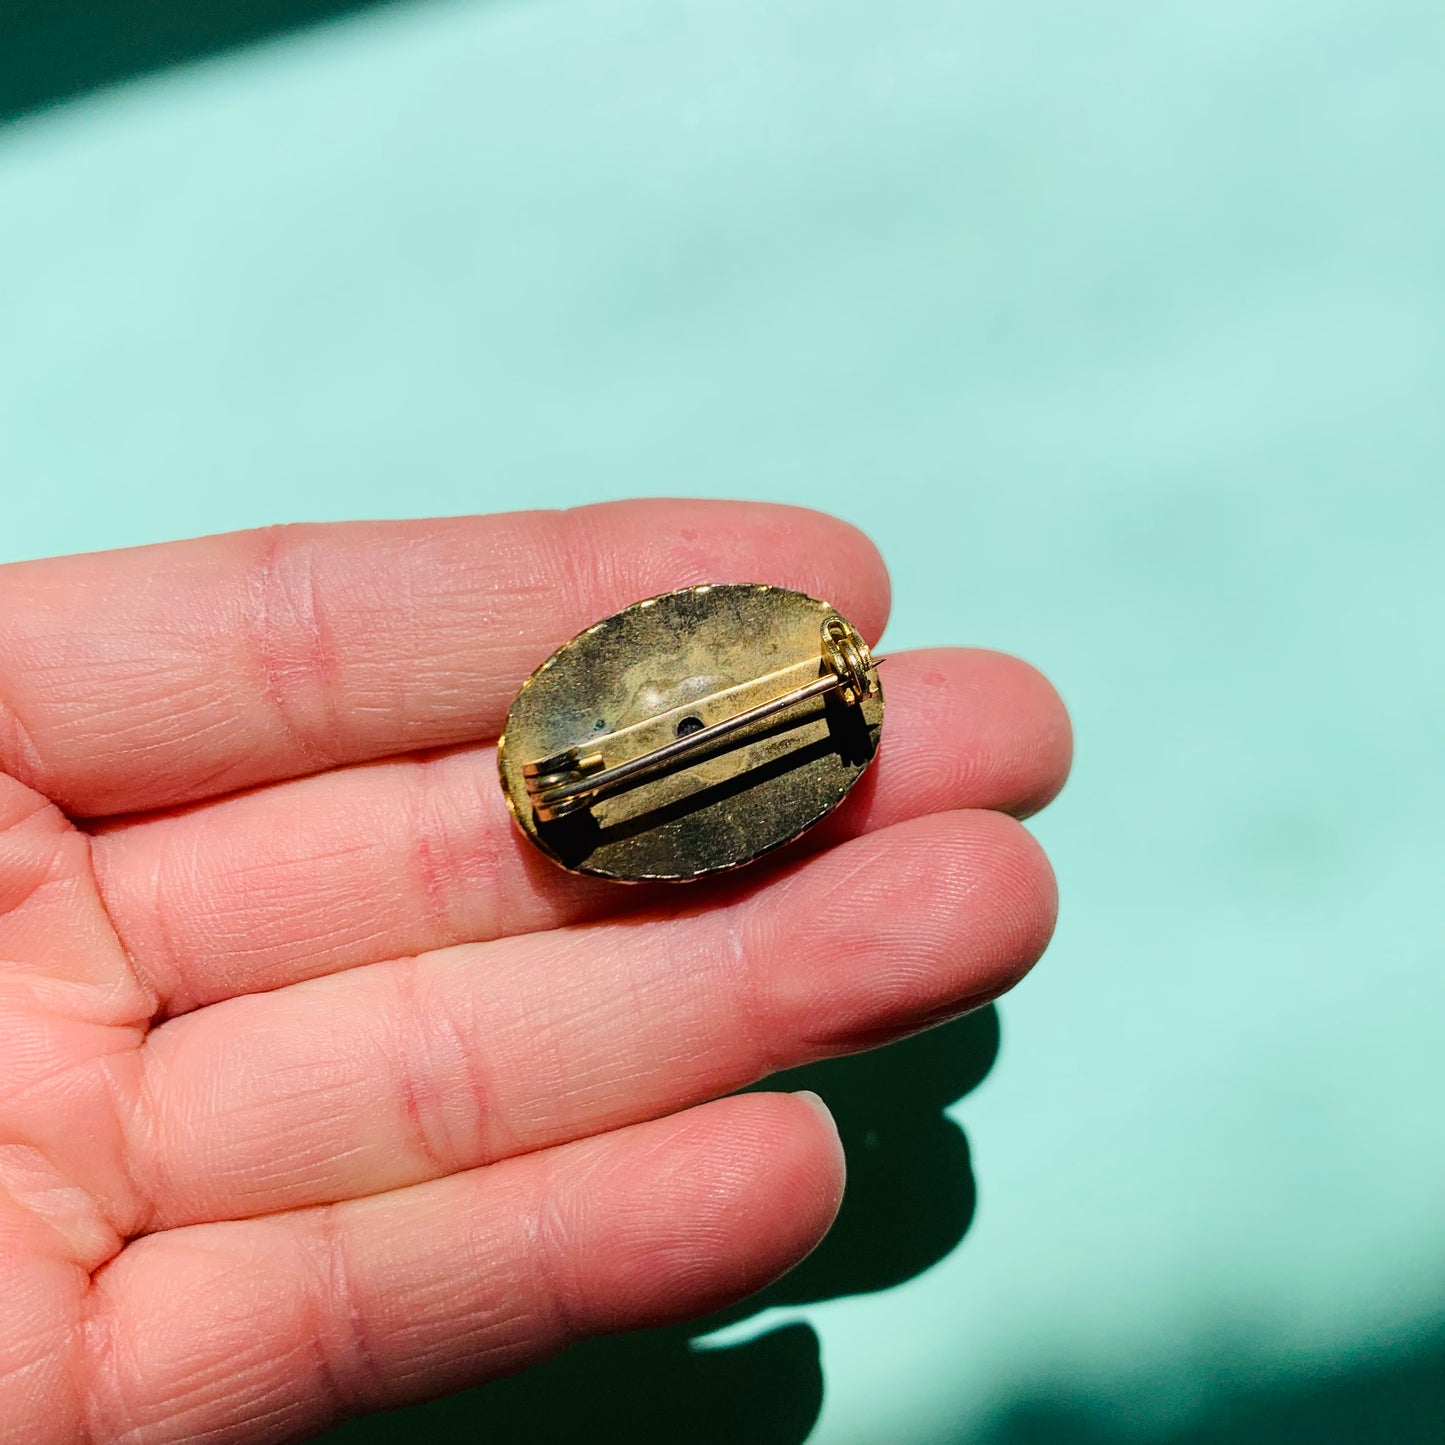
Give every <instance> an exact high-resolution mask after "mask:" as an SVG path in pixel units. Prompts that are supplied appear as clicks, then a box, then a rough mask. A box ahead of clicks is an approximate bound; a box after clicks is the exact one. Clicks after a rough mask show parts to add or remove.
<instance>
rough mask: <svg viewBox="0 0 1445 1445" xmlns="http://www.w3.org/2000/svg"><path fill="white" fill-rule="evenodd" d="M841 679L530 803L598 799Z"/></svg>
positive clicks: (558, 805)
mask: <svg viewBox="0 0 1445 1445" xmlns="http://www.w3.org/2000/svg"><path fill="white" fill-rule="evenodd" d="M882 661H883V659H882V658H881V657H880V658H877V659H875V660H874V666H876V665H877V664H878V663H879V662H882ZM843 681H844V679H843V678H842V677H840V676H839V675H838V674H837V673H836V672H830V673H827V674H825V675H824V676H823V677H820V678H818V679H817V680H816V681H814V682H810V683H807V684H806V685H804V686H803V687H798V688H794V689H793V690H792V691H791V692H785V693H783V694H782V696H780V697H774V698H769V699H768V700H767V701H766V702H760V703H758V704H757V706H756V707H750V708H747V709H745V710H744V711H743V712H740V713H736V714H735V715H734V716H732V717H728V718H723V719H722V721H721V722H715V723H713V724H712V726H711V727H705V728H701V729H700V730H699V731H697V732H695V733H689V734H688V735H687V736H686V737H681V738H678V739H677V740H676V741H675V742H670V743H664V744H663V745H662V746H661V747H660V748H654V749H653V750H652V751H651V752H647V753H643V754H641V756H639V757H635V758H629V759H628V760H627V761H626V762H625V763H618V764H617V765H616V766H615V767H611V768H607V769H605V770H604V771H603V772H600V773H594V774H593V775H592V776H591V777H590V778H586V779H581V780H579V781H577V782H569V783H565V784H563V785H562V786H560V787H556V788H549V789H548V790H547V791H546V792H544V793H542V794H540V795H539V796H537V797H536V798H535V799H534V806H535V807H536V809H537V811H538V813H539V815H541V816H543V817H546V816H547V815H548V814H554V815H555V814H560V813H563V812H570V811H571V809H572V805H573V804H575V803H576V802H577V801H579V800H580V799H582V798H589V799H592V800H593V801H594V802H595V801H598V800H600V799H601V798H603V797H605V796H606V795H607V794H609V793H612V792H615V791H617V790H618V789H619V788H621V787H623V786H624V785H626V784H628V783H632V782H634V781H636V780H637V779H638V778H642V777H646V776H648V775H649V774H651V773H655V772H662V771H666V770H667V769H668V768H670V767H671V766H673V765H681V764H683V763H684V761H685V760H686V759H688V758H692V757H694V756H696V755H697V754H699V753H702V752H704V751H706V750H707V748H708V747H710V746H711V745H712V744H713V743H715V742H717V741H719V740H720V739H722V738H726V737H730V736H731V735H732V734H733V733H736V732H740V731H741V730H742V729H743V728H746V727H750V726H751V725H752V724H753V723H758V722H763V721H765V720H766V719H767V718H770V717H773V716H775V715H776V714H778V713H780V712H786V711H787V710H788V709H789V708H793V707H797V706H798V704H800V703H804V702H808V701H809V700H811V699H812V698H816V697H823V696H825V695H826V694H828V693H830V692H832V691H833V690H834V689H835V688H837V687H840V686H841V685H842V683H843Z"/></svg>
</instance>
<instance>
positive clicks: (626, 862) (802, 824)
mask: <svg viewBox="0 0 1445 1445" xmlns="http://www.w3.org/2000/svg"><path fill="white" fill-rule="evenodd" d="M881 661H882V659H881V658H878V659H875V658H874V657H872V656H871V655H870V653H869V651H868V646H867V644H866V643H865V642H864V641H863V639H862V637H860V636H859V634H858V632H857V630H856V629H855V628H854V627H853V626H852V625H851V624H850V623H848V622H847V621H846V620H845V619H844V618H843V617H841V616H840V615H839V614H838V613H837V612H836V611H835V610H834V609H833V608H832V607H830V606H829V605H828V604H827V603H826V602H820V601H819V600H818V599H817V598H816V597H809V596H807V595H806V594H805V593H802V592H792V591H789V590H787V589H786V588H782V587H770V586H766V585H756V586H754V585H747V584H744V585H737V584H731V583H728V584H717V585H712V586H703V587H685V588H682V589H681V590H679V591H677V592H665V593H663V594H662V596H660V597H650V598H648V599H647V600H646V601H644V602H635V603H633V605H632V606H631V607H625V608H623V610H622V611H621V612H617V613H614V614H613V615H612V616H611V617H605V618H603V619H602V621H600V622H597V623H594V624H593V625H592V626H591V627H589V628H588V629H587V630H586V631H585V632H582V633H579V634H578V635H577V636H576V637H574V638H573V639H572V641H571V642H568V643H566V644H564V645H563V646H562V647H560V648H558V649H557V651H556V652H554V653H553V654H552V656H551V657H549V658H548V659H547V660H546V662H544V663H543V664H542V665H541V666H540V667H539V668H538V669H537V670H536V671H535V672H534V673H533V674H532V675H531V676H530V677H529V678H528V679H527V680H526V682H524V683H523V684H522V690H521V691H520V692H519V693H518V694H517V697H516V699H515V701H514V702H513V703H512V706H511V710H510V711H509V712H508V714H507V723H506V731H505V732H504V733H503V735H502V738H501V740H500V742H499V743H498V745H497V767H498V770H499V772H500V773H501V779H502V789H503V791H504V792H505V793H506V797H507V805H508V807H509V808H510V809H511V812H512V817H513V818H514V819H515V820H516V822H517V825H518V827H519V828H520V829H521V830H522V832H523V833H524V834H526V836H527V837H528V838H529V839H530V840H531V841H532V842H533V843H534V844H536V846H537V847H538V848H540V849H541V851H542V852H543V853H544V854H546V856H547V857H548V858H550V859H551V860H552V861H553V862H555V863H558V864H560V865H561V866H562V867H563V868H567V869H571V870H572V871H574V872H578V873H592V874H596V875H598V876H600V877H603V878H614V879H618V880H620V881H623V882H630V883H635V882H641V881H643V880H647V879H671V880H687V879H692V878H700V877H702V876H704V875H705V874H708V873H716V872H720V871H721V870H723V869H727V868H736V867H738V866H739V865H741V864H743V863H748V862H751V861H752V860H753V859H754V858H758V857H760V856H761V855H762V854H764V853H768V852H770V851H772V850H773V849H774V848H778V847H781V846H782V845H783V844H784V843H787V842H789V841H791V840H792V839H793V838H796V837H797V836H798V835H799V834H800V833H803V832H805V831H806V830H807V829H809V828H811V827H812V826H813V825H814V824H815V823H817V822H819V821H820V820H821V819H822V818H823V817H825V816H826V815H827V814H828V813H830V812H831V811H832V810H833V809H834V808H835V807H837V806H838V804H839V803H840V802H842V801H843V799H844V797H845V796H846V795H847V793H848V790H849V789H850V788H851V787H852V786H853V784H854V783H856V782H857V781H858V779H859V778H860V777H861V776H862V774H863V772H864V770H865V769H866V768H867V766H868V764H869V763H870V762H872V760H873V756H874V754H875V753H876V752H877V749H878V738H879V733H880V731H881V730H882V726H883V690H882V687H881V685H880V683H879V681H878V663H879V662H881Z"/></svg>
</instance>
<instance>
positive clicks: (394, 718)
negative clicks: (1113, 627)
mask: <svg viewBox="0 0 1445 1445" xmlns="http://www.w3.org/2000/svg"><path fill="white" fill-rule="evenodd" d="M703 581H770V582H776V583H779V584H782V585H785V586H790V587H796V588H799V589H801V590H804V591H807V592H810V593H812V594H814V595H816V596H822V597H827V598H829V599H831V600H832V601H834V602H836V603H837V604H838V605H839V607H840V609H841V610H842V612H843V613H844V614H845V615H846V616H847V617H849V618H851V619H852V620H854V621H855V622H856V623H857V624H858V626H859V627H860V629H861V630H862V631H863V632H864V633H865V634H866V635H867V636H868V637H869V639H870V641H871V640H876V637H877V634H878V633H879V632H880V631H881V629H882V625H883V622H884V617H885V614H886V610H887V594H888V586H887V579H886V576H885V574H884V572H883V569H882V565H881V563H880V561H879V560H878V557H877V555H876V553H875V552H874V551H873V549H872V547H871V546H870V545H869V543H868V542H867V541H866V540H865V539H864V538H863V537H862V536H861V535H860V534H858V533H857V532H855V531H853V529H851V528H849V527H846V526H844V525H843V524H841V523H838V522H835V521H832V520H830V519H828V518H825V517H821V516H818V515H816V514H813V513H808V512H801V511H796V510H792V509H786V508H775V507H766V506H761V505H744V504H728V503H705V502H638V503H626V504H620V505H616V506H607V507H597V508H589V509H585V510H582V511H579V512H574V513H564V514H556V513H529V514H518V515H515V516H507V517H491V518H485V517H484V518H472V519H464V520H458V521H446V522H411V523H377V524H354V525H348V526H336V527H297V528H284V529H276V530H273V531H268V532H259V533H241V534H236V535H233V536H226V537H214V538H205V539H201V540H199V541H193V542H185V543H180V544H176V545H170V546H164V547H154V548H143V549H136V550H132V551H127V552H117V553H106V554H99V555H93V556H84V557H69V558H61V559H56V560H51V561H44V562H34V563H23V564H17V565H13V566H10V567H5V568H0V1439H3V1440H4V1441H7V1442H9V1441H14V1442H23V1445H81V1442H85V1445H118V1442H127V1445H159V1442H173V1441H195V1440H205V1441H207V1442H212V1445H215V1442H225V1441H235V1442H241V1441H245V1442H259V1441H279V1440H289V1439H296V1438H301V1437H304V1436H306V1435H309V1434H312V1433H315V1432H317V1431H319V1430H322V1429H324V1428H326V1427H327V1426H328V1425H330V1424H331V1423H333V1422H334V1421H335V1420H337V1419H338V1418H339V1417H340V1416H342V1415H346V1414H351V1413H355V1412H358V1411H366V1410H372V1409H378V1408H383V1407H386V1406H390V1405H396V1404H400V1403H402V1402H405V1401H408V1400H415V1399H419V1398H422V1397H426V1396H430V1395H434V1394H437V1393H440V1392H442V1391H446V1390H450V1389H454V1388H458V1387H460V1386H463V1385H467V1384H472V1383H475V1382H477V1381H479V1380H483V1379H486V1378H488V1377H490V1376H493V1375H496V1374H499V1373H502V1372H505V1371H510V1370H513V1369H516V1368H518V1367H520V1366H523V1365H525V1364H527V1363H529V1362H532V1361H534V1360H537V1359H540V1358H542V1357H544V1356H545V1355H547V1354H549V1353H552V1352H555V1351H556V1350H558V1349H559V1348H562V1347H563V1346H565V1345H566V1344H567V1343H569V1342H570V1341H572V1340H575V1339H577V1338H579V1337H580V1336H584V1335H587V1334H591V1333H596V1332H600V1331H608V1330H618V1329H630V1328H634V1327H639V1326H645V1325H653V1324H659V1323H662V1322H665V1321H670V1320H676V1319H681V1318H686V1317H689V1316H691V1315H694V1314H697V1313H701V1312H703V1311H705V1310H708V1309H711V1308H713V1307H715V1306H718V1305H721V1304H724V1303H727V1302H729V1301H731V1300H733V1299H736V1298H738V1297H740V1296H742V1295H744V1294H747V1293H749V1292H751V1291H753V1290H755V1289H757V1288H759V1287H760V1286H762V1285H763V1284H765V1283H766V1282H767V1281H768V1280H770V1279H771V1278H773V1277H774V1276H776V1275H777V1274H779V1273H780V1272H781V1271H783V1270H785V1269H787V1268H788V1267H789V1266H790V1265H792V1264H793V1263H795V1262H796V1261H797V1260H798V1259H799V1258H801V1257H802V1256H803V1255H804V1254H805V1253H806V1252H807V1251H808V1250H809V1249H810V1248H812V1246H813V1245H814V1244H815V1243H816V1242H817V1241H818V1239H819V1238H820V1237H821V1236H822V1234H823V1233H824V1232H825V1231H826V1229H827V1227H828V1224H829V1222H830V1221H831V1219H832V1217H833V1213H834V1211H835V1209H836V1207H837V1204H838V1200H839V1196H840V1191H841V1189H842V1182H843V1161H842V1158H841V1156H840V1152H839V1150H838V1147H837V1142H836V1137H835V1135H834V1134H833V1133H832V1131H831V1128H830V1126H829V1124H828V1121H827V1117H826V1114H824V1113H820V1112H819V1111H818V1110H816V1109H815V1108H814V1107H811V1106H810V1104H809V1102H808V1101H807V1100H806V1099H801V1098H798V1097H795V1096H791V1095H776V1094H775V1095H769V1094H748V1095H743V1096H738V1097H729V1098H719V1097H718V1096H720V1095H724V1094H727V1093H729V1091H731V1090H734V1089H737V1088H739V1087H741V1086H742V1085H745V1084H747V1083H750V1082H752V1081H753V1080H756V1079H758V1078H760V1077H762V1076H764V1075H766V1074H768V1073H770V1072H772V1071H774V1070H777V1069H781V1068H785V1067H788V1066H791V1065H794V1064H799V1063H803V1062H805V1061H808V1060H810V1059H815V1058H818V1057H821V1056H824V1055H829V1054H837V1053H844V1052H848V1051H851V1050H857V1049H862V1048H867V1047H870V1046H872V1045H874V1044H878V1043H881V1042H884V1041H885V1040H887V1039H889V1038H892V1037H895V1036H897V1035H900V1034H903V1033H906V1032H908V1031H910V1030H914V1029H918V1028H922V1027H925V1026H927V1025H928V1024H931V1023H935V1022H937V1021H939V1020H941V1019H944V1018H946V1017H949V1016H952V1015H954V1014H957V1013H960V1012H963V1011H964V1010H966V1009H969V1008H972V1007H975V1006H977V1005H979V1004H981V1003H983V1002H985V1001H986V1000H988V999H990V998H993V997H995V996H996V995H997V994H999V993H1000V992H1002V991H1003V990H1004V989H1006V988H1007V987H1009V986H1010V985H1011V984H1012V983H1013V982H1015V981H1016V980H1017V979H1018V978H1019V976H1020V975H1021V974H1022V973H1023V972H1024V971H1025V970H1026V969H1027V968H1028V966H1029V965H1030V964H1031V963H1032V962H1033V960H1034V959H1035V958H1036V957H1037V956H1038V954H1039V953H1040V952H1041V951H1042V949H1043V947H1044V945H1045V943H1046V941H1047V939H1048V936H1049V933H1050V930H1051V927H1052V923H1053V914H1054V895H1053V884H1052V879H1051V875H1050V873H1049V869H1048V865H1047V863H1046V862H1045V861H1044V859H1043V857H1042V855H1041V854H1040V852H1039V850H1038V848H1037V846H1036V845H1035V844H1034V843H1033V842H1032V840H1031V839H1030V838H1029V836H1028V834H1027V833H1026V832H1025V831H1024V830H1023V829H1022V828H1021V827H1020V826H1019V824H1018V823H1017V822H1015V821H1014V818H1015V817H1021V816H1024V815H1026V814H1028V813H1029V812H1031V811H1033V810H1034V809H1036V808H1038V807H1040V806H1042V805H1043V804H1044V803H1045V802H1046V801H1048V799H1049V798H1050V797H1052V795H1053V794H1054V793H1055V792H1056V791H1057V789H1058V788H1059V786H1060V785H1061V784H1062V782H1063V778H1064V775H1065V773H1066V771H1067V767H1068V758H1069V731H1068V724H1067V720H1066V718H1065V716H1064V713H1063V710H1062V707H1061V705H1060V704H1059V702H1058V700H1057V698H1056V696H1055V694H1054V693H1053V691H1052V689H1051V688H1050V687H1049V686H1048V684H1047V683H1046V682H1044V681H1043V680H1042V679H1041V678H1040V677H1039V676H1038V674H1037V673H1035V672H1034V671H1033V670H1032V669H1030V668H1028V667H1026V666H1025V665H1024V664H1022V663H1019V662H1016V661H1013V660H1012V659H1009V658H1005V657H1001V656H999V655H997V654H993V653H985V652H973V651H965V650H961V649H941V650H932V651H927V652H915V653H893V654H892V655H891V658H890V661H889V664H888V676H887V682H886V685H887V689H888V722H887V727H886V730H885V736H884V741H883V744H882V747H881V749H880V752H879V757H878V760H877V762H876V763H875V764H874V766H873V767H872V768H871V769H870V771H869V773H868V774H867V775H866V776H865V777H864V779H863V780H862V782H860V784H859V785H858V786H857V788H855V789H854V791H853V793H852V794H851V795H850V796H849V797H848V799H847V800H846V801H845V802H844V803H843V805H842V806H841V807H840V808H839V809H838V810H837V811H836V812H835V813H834V814H833V815H832V816H831V817H830V818H829V819H828V820H827V821H826V822H825V823H823V824H822V825H820V827H819V828H817V829H815V830H814V831H813V832H812V833H811V834H809V835H808V836H807V838H806V839H805V840H804V841H803V844H802V846H801V847H795V848H794V849H793V850H792V851H791V852H790V853H789V854H788V855H787V856H786V857H785V858H783V859H781V860H780V861H779V862H778V863H777V864H774V865H772V866H766V865H765V866H761V867H757V868H753V869H750V870H747V871H745V872H743V873H740V874H737V875H733V876H731V877H730V878H727V879H725V880H723V881H720V882H711V883H703V884H698V885H691V886H689V887H687V888H676V887H674V888H665V887H664V888H657V889H641V890H639V889H628V888H619V887H617V886H616V885H612V884H608V883H604V882H601V881H599V880H596V879H589V878H583V877H578V876H574V875H570V874H565V873H563V872H561V871H560V870H557V869H555V868H553V867H552V866H551V865H550V864H549V863H547V862H546V861H545V860H543V859H542V858H540V857H539V856H538V855H537V854H536V853H535V852H534V851H533V850H532V849H531V847H530V845H528V844H527V843H526V842H525V841H524V840H522V839H521V838H520V836H519V835H518V834H517V833H516V832H515V830H514V828H513V826H512V824H511V822H510V820H509V818H508V816H507V813H506V809H505V805H504V803H503V799H502V795H501V792H500V789H499V788H498V785H497V779H496V769H495V760H494V749H493V748H492V746H491V745H490V744H489V743H488V742H487V741H486V740H487V739H493V738H495V736H496V734H497V732H498V730H499V727H500V724H501V721H502V718H503V716H504V714H505V711H506V708H507V704H508V702H509V701H510V699H511V697H512V695H513V694H514V693H515V691H516V689H517V687H518V686H519V684H520V683H521V681H522V679H523V678H524V677H525V676H526V675H527V674H528V673H529V672H530V671H531V670H532V668H533V667H535V666H536V664H537V663H538V662H539V661H540V660H541V659H542V658H543V657H545V656H546V655H547V654H548V653H549V652H550V651H551V650H552V649H553V648H554V647H555V646H556V645H557V644H559V643H560V642H562V641H564V640H565V639H566V638H567V637H569V636H571V635H572V634H573V633H575V632H576V631H577V630H578V629H579V628H581V627H583V626H585V625H586V624H587V623H589V622H591V621H593V620H595V619H596V618H598V617H600V616H602V615H604V614H607V613H610V612H613V611H615V610H616V609H617V608H619V607H622V606H624V605H626V604H627V603H629V602H632V601H634V600H636V599H637V598H639V597H645V596H648V595H650V594H653V593H657V592H661V591H665V590H668V589H670V588H674V587H679V586H685V585H687V584H689V583H695V582H703ZM422 750H429V751H422ZM1010 814H1012V815H1013V816H1012V817H1010V816H1008V815H1010ZM77 819H79V820H84V821H80V822H77V821H75V820H77ZM709 1100H713V1102H707V1101H709Z"/></svg>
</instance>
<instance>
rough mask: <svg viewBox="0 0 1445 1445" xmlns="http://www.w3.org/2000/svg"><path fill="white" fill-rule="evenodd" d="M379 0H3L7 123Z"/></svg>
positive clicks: (0, 80) (0, 65) (1, 93)
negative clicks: (124, 81)
mask: <svg viewBox="0 0 1445 1445" xmlns="http://www.w3.org/2000/svg"><path fill="white" fill-rule="evenodd" d="M373 3H376V0H228V3H226V4H219V3H215V0H0V125H3V124H4V123H5V122H6V121H10V120H15V119H16V118H17V117H19V116H22V115H25V114H26V113H28V112H30V111H35V110H41V109H43V108H44V107H46V106H48V105H53V104H55V103H56V102H58V101H63V100H69V99H71V98H72V97H74V96H78V95H83V94H85V93H86V92H87V91H91V90H95V89H98V88H99V87H101V86H104V85H111V84H114V83H116V82H118V81H123V80H129V79H132V78H133V77H135V76H138V75H145V74H147V73H149V72H150V71H154V70H160V69H163V68H164V67H166V66H170V65H179V64H182V63H184V62H185V61H189V60H198V59H200V58H202V57H203V56H207V55H214V54H216V53H217V52H219V51H222V50H230V49H232V48H234V47H235V46H238V45H245V44H247V43H249V42H251V41H255V40H261V39H264V38H266V37H268V36H271V35H276V34H280V33H282V32H284V31H287V30H294V29H298V28H300V27H301V26H305V25H312V24H315V23H316V22H317V21H320V20H330V19H333V18H334V17H336V16H339V15H346V14H349V13H350V12H352V11H356V10H365V9H370V8H371V5H372V4H373Z"/></svg>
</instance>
